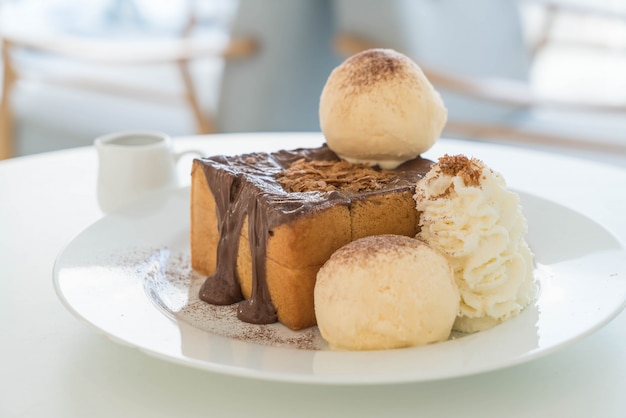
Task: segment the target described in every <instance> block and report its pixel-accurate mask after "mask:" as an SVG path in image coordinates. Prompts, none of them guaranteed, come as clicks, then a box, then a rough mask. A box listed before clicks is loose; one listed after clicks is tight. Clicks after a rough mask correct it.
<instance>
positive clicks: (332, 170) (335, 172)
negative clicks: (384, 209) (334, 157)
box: [276, 158, 393, 193]
mask: <svg viewBox="0 0 626 418" xmlns="http://www.w3.org/2000/svg"><path fill="white" fill-rule="evenodd" d="M392 178H393V172H391V171H387V170H377V169H374V168H372V167H368V166H366V165H364V164H353V163H349V162H347V161H343V160H342V161H316V160H314V161H306V160H305V159H304V158H302V159H299V160H297V161H295V162H294V163H293V164H291V165H290V166H289V167H288V168H287V169H286V170H284V171H283V172H282V173H280V174H279V175H278V176H277V178H276V179H277V181H278V183H280V185H281V186H283V188H284V189H285V190H287V191H288V192H292V193H294V192H313V191H317V192H331V191H335V190H350V191H355V192H362V191H372V190H379V189H381V188H382V187H383V186H384V185H385V184H387V183H388V182H389V181H390V180H391V179H392Z"/></svg>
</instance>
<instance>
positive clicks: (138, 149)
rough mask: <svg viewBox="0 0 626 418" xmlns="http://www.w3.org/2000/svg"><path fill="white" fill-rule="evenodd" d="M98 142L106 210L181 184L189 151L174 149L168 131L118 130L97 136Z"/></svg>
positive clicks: (100, 183)
mask: <svg viewBox="0 0 626 418" xmlns="http://www.w3.org/2000/svg"><path fill="white" fill-rule="evenodd" d="M94 145H95V147H96V150H97V152H98V185H97V188H98V203H99V205H100V208H101V209H102V211H103V212H105V213H109V212H112V211H115V210H117V209H121V208H123V207H125V206H127V205H129V204H130V203H132V202H134V201H136V200H139V199H141V198H143V197H146V196H147V195H149V194H152V193H154V192H157V191H161V190H166V189H172V188H176V187H178V186H179V181H178V172H177V167H176V165H177V162H178V160H179V158H180V157H181V156H182V155H184V154H187V153H188V152H184V153H176V152H174V150H173V147H172V140H171V138H170V137H169V136H168V135H167V134H164V133H161V132H156V131H122V132H115V133H111V134H108V135H104V136H101V137H99V138H96V140H95V141H94ZM191 152H193V153H198V152H196V151H191Z"/></svg>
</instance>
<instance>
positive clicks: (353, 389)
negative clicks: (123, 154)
mask: <svg viewBox="0 0 626 418" xmlns="http://www.w3.org/2000/svg"><path fill="white" fill-rule="evenodd" d="M218 138H219V137H218ZM231 138H232V139H233V140H235V141H234V142H232V141H231V142H229V143H226V142H224V141H222V146H220V147H218V146H215V142H214V140H213V139H211V138H198V137H195V138H180V139H178V140H177V143H176V146H177V147H178V148H180V149H186V148H198V147H200V148H201V149H204V150H206V151H207V152H208V153H217V152H226V151H228V150H232V148H233V144H238V143H248V144H249V143H250V142H254V141H256V140H258V138H257V137H255V136H254V135H239V136H237V135H234V136H232V137H231ZM290 138H291V137H290V136H289V135H288V134H282V135H278V136H277V141H278V143H279V144H284V145H285V146H286V147H289V144H290V143H291V142H292V141H291V139H290ZM237 141H239V142H237ZM223 144H226V145H223ZM229 147H230V148H229ZM465 147H469V145H466V144H464V143H461V142H456V141H451V142H449V141H445V140H442V141H440V142H439V143H438V144H437V145H436V146H435V148H434V149H433V150H432V151H431V152H430V153H429V156H431V157H436V156H437V155H441V153H443V152H464V151H465V149H466V148H465ZM471 150H472V151H474V154H475V155H476V156H477V157H480V158H481V159H483V160H484V161H486V162H487V163H488V164H489V165H490V166H491V167H492V168H494V169H496V170H498V171H501V172H502V173H503V174H504V175H505V177H506V178H507V181H508V182H509V183H510V184H515V185H516V186H517V187H520V186H524V185H525V186H526V187H527V188H530V187H532V188H533V189H534V190H536V191H537V192H538V194H540V195H541V194H542V195H547V196H552V197H554V198H555V199H558V200H559V201H560V202H562V203H565V204H567V205H568V206H570V207H574V208H576V210H577V211H579V212H580V213H582V214H584V215H586V216H588V217H591V218H592V219H594V220H598V221H600V222H601V223H602V224H603V225H604V226H605V227H606V228H608V229H610V230H611V231H613V232H614V233H615V234H616V236H618V237H619V238H620V239H621V240H622V242H626V216H624V214H625V213H626V199H625V197H626V171H625V170H620V169H618V168H616V167H608V166H602V165H599V164H596V163H591V162H585V161H581V160H574V159H566V158H562V157H558V156H555V155H550V154H539V153H534V152H531V151H524V150H519V149H516V148H509V147H497V146H487V145H481V144H472V145H471ZM523 167H526V170H522V168H523ZM185 170H187V168H186V167H185V168H184V169H183V171H185ZM95 184H96V154H95V151H94V150H93V149H91V148H81V149H74V150H68V151H60V152H55V153H49V154H41V155H35V156H30V157H23V158H18V159H14V160H8V161H4V162H1V163H0V416H2V417H64V418H67V417H87V416H89V417H111V416H132V417H172V416H177V417H183V416H185V417H186V416H268V417H269V416H272V417H277V416H279V417H280V416H325V417H326V416H363V417H364V416H418V415H420V416H428V417H438V416H442V417H443V416H445V417H448V416H454V415H457V414H458V415H459V416H463V417H468V418H469V417H483V416H507V417H518V416H519V417H522V416H523V417H528V416H532V417H550V418H552V417H556V416H567V417H589V416H594V417H624V416H626V396H624V393H626V313H624V312H622V313H621V314H620V315H619V316H618V317H617V318H616V319H615V320H613V321H612V322H611V323H609V324H608V325H607V326H605V327H604V328H602V329H601V330H599V331H598V332H596V333H594V334H593V335H591V336H589V337H587V338H585V339H583V340H581V341H578V342H576V343H574V344H572V345H571V346H569V347H566V348H564V349H562V350H559V351H557V352H555V353H552V354H549V355H547V356H545V357H542V358H540V359H537V360H534V361H531V362H529V363H526V364H522V365H518V366H515V367H511V368H508V369H504V370H499V371H495V372H490V373H485V374H479V375H475V376H469V377H463V378H456V379H450V380H442V381H435V382H427V383H414V384H398V385H380V386H377V385H375V386H322V385H302V384H287V383H276V382H264V381H258V380H248V379H243V378H237V377H230V376H224V375H220V374H214V373H210V372H205V371H199V370H195V369H191V368H187V367H184V366H180V365H176V364H172V363H169V362H166V361H163V360H159V359H156V358H152V357H149V356H147V355H145V354H143V353H141V352H139V351H138V350H136V349H133V348H130V347H126V346H122V345H119V344H116V343H114V342H112V341H110V340H108V339H107V338H105V337H103V336H101V335H100V334H98V333H96V332H94V331H93V330H92V329H90V328H88V327H86V326H85V325H84V324H82V323H81V322H80V321H78V320H77V319H76V318H74V317H73V316H72V315H70V314H69V313H68V312H67V311H66V310H65V309H64V307H63V306H62V305H61V303H60V302H59V301H58V299H57V297H56V295H55V293H54V290H53V287H52V281H51V272H52V266H53V263H54V260H55V257H56V256H57V254H58V253H59V251H60V250H61V249H62V248H63V246H64V244H66V243H67V242H68V241H69V240H70V239H71V238H72V237H73V236H74V235H76V234H77V233H79V232H80V231H81V230H83V229H84V228H85V227H87V226H88V225H90V224H91V223H92V222H94V221H96V220H97V219H98V218H100V217H101V216H102V213H101V212H100V210H99V208H98V206H97V202H96V198H95ZM579 187H582V188H586V189H589V190H591V192H590V193H588V194H587V195H585V196H581V195H580V194H579V192H578V189H579Z"/></svg>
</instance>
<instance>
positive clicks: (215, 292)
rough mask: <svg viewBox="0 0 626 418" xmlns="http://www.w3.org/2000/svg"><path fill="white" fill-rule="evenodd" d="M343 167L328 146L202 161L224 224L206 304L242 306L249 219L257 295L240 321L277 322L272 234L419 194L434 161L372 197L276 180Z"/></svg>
mask: <svg viewBox="0 0 626 418" xmlns="http://www.w3.org/2000/svg"><path fill="white" fill-rule="evenodd" d="M301 158H305V159H306V160H308V161H311V160H323V161H339V157H338V156H337V155H336V154H335V153H333V152H332V151H331V150H330V149H329V148H328V147H327V146H322V147H320V148H312V149H298V150H294V151H279V152H276V153H272V154H267V153H253V154H246V155H239V156H234V157H224V156H217V157H211V158H204V159H202V162H203V164H202V167H203V170H204V174H205V177H206V180H207V183H208V185H209V187H210V189H211V192H212V193H213V196H214V199H215V203H216V212H217V213H216V215H217V218H218V230H219V231H218V232H219V242H218V246H217V267H216V270H215V272H214V273H213V274H212V275H211V276H209V277H208V278H207V279H206V281H205V282H204V284H203V285H202V287H201V289H200V298H201V299H202V300H204V301H206V302H209V303H211V304H215V305H228V304H232V303H237V302H241V301H242V300H243V295H242V293H241V287H240V284H239V283H240V280H239V277H238V274H237V256H238V252H239V237H240V236H241V233H242V228H243V224H244V221H245V219H246V216H247V218H248V239H249V242H250V252H251V254H252V293H251V295H250V298H249V299H248V300H246V301H243V302H241V303H240V304H239V307H238V317H239V319H241V320H242V321H245V322H250V323H254V324H268V323H273V322H276V320H277V315H276V309H275V308H274V305H273V304H272V300H271V296H270V294H269V289H268V286H267V278H266V258H267V243H268V240H269V236H270V233H271V231H272V229H273V228H275V227H276V226H278V225H280V224H283V223H288V222H290V221H291V220H293V219H295V218H298V217H300V216H302V215H303V214H306V213H310V212H313V211H316V210H324V209H325V208H328V207H331V206H334V205H337V204H344V205H350V204H351V202H352V201H353V200H357V199H365V198H367V197H368V196H370V195H372V194H383V193H389V191H390V190H395V191H402V190H414V189H415V183H416V181H417V180H418V179H419V178H421V177H423V175H424V174H425V173H426V172H428V170H429V169H430V166H431V164H432V161H429V160H425V159H422V158H420V157H418V158H416V159H414V160H411V161H408V162H406V163H404V164H403V165H401V166H400V167H398V169H397V170H396V171H397V172H398V178H397V179H396V180H394V181H393V182H391V183H390V184H389V185H387V186H386V187H384V188H383V189H381V190H377V191H372V192H365V193H363V192H359V193H355V192H350V191H345V192H338V191H333V192H299V193H294V192H287V191H285V190H284V189H283V188H282V186H281V185H280V184H279V183H278V182H277V180H276V176H277V175H278V174H279V173H281V172H282V171H283V170H285V169H286V168H287V167H289V166H290V165H291V164H292V163H293V162H294V161H296V160H298V159H301Z"/></svg>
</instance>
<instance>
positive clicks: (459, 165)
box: [438, 154, 484, 187]
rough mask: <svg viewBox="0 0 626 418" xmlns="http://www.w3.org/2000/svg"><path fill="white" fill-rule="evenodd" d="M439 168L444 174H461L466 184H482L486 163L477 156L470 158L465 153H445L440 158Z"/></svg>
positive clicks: (476, 185)
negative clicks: (481, 178) (481, 179)
mask: <svg viewBox="0 0 626 418" xmlns="http://www.w3.org/2000/svg"><path fill="white" fill-rule="evenodd" d="M438 165H439V169H440V170H441V172H442V173H443V174H446V175H449V176H452V177H454V176H459V177H461V178H462V179H463V183H465V185H466V186H468V187H469V186H473V187H478V186H480V177H481V176H482V172H483V167H484V164H483V163H482V162H481V161H480V160H478V159H476V158H471V159H470V158H468V157H466V156H465V155H448V154H446V155H444V156H443V157H441V158H439V161H438Z"/></svg>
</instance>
